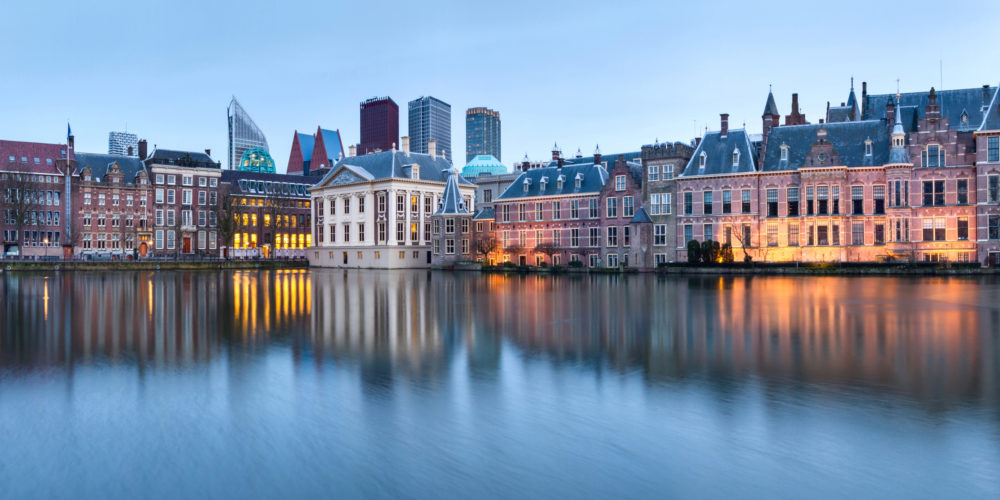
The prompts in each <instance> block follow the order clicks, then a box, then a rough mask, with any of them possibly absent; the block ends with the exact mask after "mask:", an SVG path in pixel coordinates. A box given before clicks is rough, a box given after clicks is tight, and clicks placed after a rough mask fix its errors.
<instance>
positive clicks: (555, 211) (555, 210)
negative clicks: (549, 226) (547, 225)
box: [552, 201, 562, 220]
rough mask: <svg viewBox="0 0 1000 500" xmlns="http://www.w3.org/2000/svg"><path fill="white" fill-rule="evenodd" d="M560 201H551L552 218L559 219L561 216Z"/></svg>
mask: <svg viewBox="0 0 1000 500" xmlns="http://www.w3.org/2000/svg"><path fill="white" fill-rule="evenodd" d="M561 208H562V207H561V203H560V202H558V201H553V202H552V219H554V220H559V219H561V218H562V210H561Z"/></svg>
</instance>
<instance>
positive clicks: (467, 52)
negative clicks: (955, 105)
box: [0, 0, 1000, 171]
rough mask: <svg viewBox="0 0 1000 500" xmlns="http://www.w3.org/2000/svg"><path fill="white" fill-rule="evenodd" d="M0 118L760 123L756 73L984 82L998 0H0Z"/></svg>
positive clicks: (193, 135)
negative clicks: (420, 111) (387, 103)
mask: <svg viewBox="0 0 1000 500" xmlns="http://www.w3.org/2000/svg"><path fill="white" fill-rule="evenodd" d="M0 19H2V20H3V23H2V28H0V54H2V55H0V74H2V77H0V138H3V139H11V140H30V141H39V142H58V141H62V140H65V130H66V121H67V119H68V120H69V121H70V122H71V124H72V126H73V132H74V134H75V136H76V141H77V149H78V150H79V151H87V152H105V151H106V149H107V133H108V131H110V130H121V129H123V128H124V127H125V125H126V122H127V124H128V130H129V131H133V132H136V133H138V134H139V135H140V137H144V138H147V139H148V140H149V141H150V143H151V145H152V144H157V145H159V146H160V147H169V148H174V149H190V150H202V149H205V148H211V149H212V152H213V156H214V157H215V158H216V159H218V160H221V161H223V162H224V163H225V151H226V120H225V113H226V105H227V104H228V103H229V99H230V97H231V96H232V95H236V96H237V98H238V99H239V100H240V102H241V103H242V104H243V106H244V107H245V108H246V109H247V111H248V112H249V113H250V114H251V116H252V117H253V118H254V120H255V121H256V122H257V124H258V125H259V126H261V128H262V129H263V130H264V133H265V134H266V135H267V138H268V142H269V143H270V146H271V152H272V155H273V156H274V157H275V160H276V162H277V164H278V170H279V171H283V170H284V168H285V165H286V164H287V159H288V153H289V149H290V147H291V140H292V134H293V131H294V130H295V129H298V130H300V131H307V132H312V131H314V130H315V128H316V126H317V125H319V124H322V125H323V126H324V127H326V128H339V129H340V130H341V132H342V133H343V135H344V140H345V147H346V146H347V145H348V144H351V143H356V142H357V141H358V139H359V132H358V125H359V118H358V103H360V102H361V101H362V100H364V99H366V98H368V97H373V96H381V95H389V96H391V97H392V98H393V99H394V100H395V101H396V102H397V103H399V104H400V108H401V110H400V135H405V134H407V130H406V129H407V127H406V102H407V101H409V100H411V99H413V98H416V97H419V96H421V95H433V96H435V97H438V98H440V99H443V100H444V101H446V102H448V103H449V104H451V106H452V134H453V138H452V141H453V145H454V148H455V150H457V151H459V153H460V155H459V159H460V160H464V151H465V149H464V148H465V122H464V113H465V109H466V108H468V107H472V106H489V107H492V108H494V109H497V110H499V111H500V113H501V118H502V120H503V161H504V163H506V164H508V165H510V164H511V163H512V162H513V161H516V160H519V159H520V158H521V157H523V155H524V154H525V153H527V154H528V155H529V156H530V157H531V158H533V159H543V158H546V157H548V156H549V154H550V153H549V151H550V149H551V147H552V143H553V142H556V141H558V143H559V145H560V146H561V147H562V149H563V151H564V153H566V154H572V153H574V152H575V151H576V149H577V147H581V148H582V149H583V152H584V153H585V154H589V153H590V152H592V151H593V149H594V145H595V144H600V146H601V149H602V151H603V152H604V153H606V154H607V153H613V152H616V151H634V150H637V149H638V148H639V147H640V146H641V145H642V144H644V143H651V142H653V140H655V139H657V138H658V139H659V140H660V141H666V140H669V141H674V140H679V141H689V140H691V139H692V137H694V136H695V135H696V134H697V133H700V131H701V130H703V129H704V127H705V126H706V125H707V126H708V127H709V129H718V126H719V113H724V112H728V113H730V115H731V117H730V123H731V126H736V127H739V126H741V124H742V123H743V122H746V124H747V126H748V128H750V129H751V131H754V132H757V131H759V130H760V115H761V112H762V111H763V107H764V101H765V98H766V96H767V90H768V85H769V84H773V85H774V92H775V98H776V99H777V102H778V108H779V111H780V112H781V114H782V115H784V114H787V113H788V112H789V104H790V99H791V97H790V96H791V93H792V92H798V93H799V94H800V104H801V107H802V110H803V111H804V112H805V113H806V115H807V117H808V119H809V120H810V121H813V122H815V121H817V120H818V119H819V118H821V117H822V116H823V113H824V111H825V107H826V102H827V101H828V100H829V101H833V104H835V105H836V104H839V102H840V101H843V100H845V99H846V98H847V93H848V89H849V84H850V78H851V76H852V75H853V76H854V77H855V80H856V82H857V87H858V93H859V96H860V82H861V81H862V80H867V81H868V82H869V83H868V84H869V91H870V92H873V93H885V92H895V90H896V79H897V78H898V79H899V80H900V85H901V88H902V90H903V91H904V92H906V91H917V90H926V89H929V88H930V87H931V86H935V87H940V81H941V75H940V73H939V61H940V62H941V63H943V70H944V71H943V83H944V88H957V87H978V86H981V85H983V84H985V83H990V84H993V85H996V84H998V83H1000V65H998V64H997V61H1000V57H998V56H1000V44H997V43H996V38H995V36H993V35H992V33H994V32H995V31H996V26H997V25H998V22H1000V2H990V1H974V2H952V3H948V4H944V3H940V2H934V3H924V2H908V3H903V2H892V3H886V4H884V5H879V2H871V1H866V2H855V1H846V2H824V3H821V4H819V5H815V6H814V5H810V4H809V3H808V2H769V3H767V4H766V5H764V4H761V3H759V2H745V1H744V2H732V3H730V2H688V3H684V4H672V3H670V2H664V1H654V2H628V1H620V2H595V3H593V4H590V3H587V2H579V1H576V2H559V1H556V2H538V1H533V2H524V1H519V0H510V1H504V2H489V3H487V2H468V1H466V2H436V1H417V2H405V3H401V2H385V1H380V0H369V1H366V2H344V1H334V2H330V1H326V2H296V1H288V2H260V1H241V2H215V1H205V0H202V1H148V2H120V1H101V2H97V3H96V4H93V5H92V4H90V3H89V2H78V1H76V2H71V3H62V2H45V3H43V2H3V3H2V5H0Z"/></svg>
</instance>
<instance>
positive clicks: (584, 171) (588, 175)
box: [497, 164, 608, 200]
mask: <svg viewBox="0 0 1000 500" xmlns="http://www.w3.org/2000/svg"><path fill="white" fill-rule="evenodd" d="M560 176H562V177H563V183H562V184H563V185H562V189H560V188H559V182H558V181H559V177H560ZM577 177H579V178H580V181H581V183H580V187H579V188H578V187H576V179H577ZM543 179H544V180H545V189H544V190H542V180H543ZM607 180H608V171H607V170H605V169H604V167H603V166H602V165H594V164H590V165H565V166H563V168H559V167H545V168H533V169H531V170H528V171H527V172H522V173H521V175H519V176H518V177H517V179H515V180H514V182H512V183H511V184H510V186H508V187H507V189H506V190H504V192H503V194H501V195H500V196H499V197H498V198H497V199H498V200H510V199H517V198H529V197H532V196H556V195H567V194H587V193H598V192H600V191H601V188H603V187H604V183H605V182H607ZM525 182H527V183H528V189H527V190H525V189H524V186H525Z"/></svg>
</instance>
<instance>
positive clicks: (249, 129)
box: [226, 96, 269, 170]
mask: <svg viewBox="0 0 1000 500" xmlns="http://www.w3.org/2000/svg"><path fill="white" fill-rule="evenodd" d="M226 114H227V115H228V118H229V169H230V170H235V169H236V168H238V167H239V166H240V159H241V158H243V152H244V151H246V150H248V149H251V148H261V149H263V150H264V151H268V149H269V148H268V147H267V138H266V137H264V132H262V131H261V130H260V128H259V127H257V124H256V123H254V122H253V120H252V119H250V115H249V114H247V112H246V110H245V109H243V106H240V102H239V101H237V100H236V97H235V96H234V97H233V100H232V101H230V102H229V108H228V109H227V113H226Z"/></svg>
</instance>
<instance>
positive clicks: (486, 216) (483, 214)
mask: <svg viewBox="0 0 1000 500" xmlns="http://www.w3.org/2000/svg"><path fill="white" fill-rule="evenodd" d="M496 218H497V217H496V212H494V211H493V207H486V208H483V209H481V210H479V212H478V213H476V215H474V216H472V220H492V219H496Z"/></svg>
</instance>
